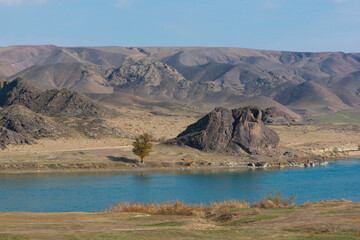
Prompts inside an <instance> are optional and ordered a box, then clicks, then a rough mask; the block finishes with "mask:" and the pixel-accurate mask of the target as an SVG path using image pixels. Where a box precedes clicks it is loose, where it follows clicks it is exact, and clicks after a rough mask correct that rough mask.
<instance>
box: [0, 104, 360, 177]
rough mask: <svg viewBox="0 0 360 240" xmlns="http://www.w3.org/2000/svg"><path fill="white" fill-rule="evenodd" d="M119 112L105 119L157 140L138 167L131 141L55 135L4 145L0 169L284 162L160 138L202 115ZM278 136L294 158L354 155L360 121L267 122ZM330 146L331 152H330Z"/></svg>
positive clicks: (170, 135) (359, 138)
mask: <svg viewBox="0 0 360 240" xmlns="http://www.w3.org/2000/svg"><path fill="white" fill-rule="evenodd" d="M119 111H120V112H122V116H121V117H118V118H116V119H109V120H107V121H108V123H109V124H111V125H113V126H117V127H120V128H121V129H124V130H126V131H128V132H130V133H132V134H135V135H136V134H141V133H143V132H148V133H151V134H152V135H153V136H154V137H155V138H156V139H159V142H156V143H155V146H154V148H153V152H152V154H151V155H150V156H149V157H147V158H146V159H145V164H143V165H140V164H139V162H138V159H137V157H136V156H135V155H134V154H133V153H132V151H131V150H132V142H133V140H132V139H123V138H101V139H92V138H88V137H86V136H83V135H77V136H73V137H68V138H59V139H40V140H38V141H37V142H38V144H35V145H18V146H10V147H8V148H7V149H5V150H3V151H0V171H2V172H24V171H27V172H34V171H36V172H37V171H55V170H56V171H64V170H66V171H67V170H100V169H121V170H123V169H140V168H141V169H144V168H175V169H176V168H177V169H178V168H184V167H193V168H195V167H197V168H203V167H211V168H214V167H215V168H218V167H226V168H227V167H244V166H246V164H247V163H248V162H249V161H250V160H259V161H268V162H272V161H277V160H286V158H285V157H284V156H281V155H280V156H275V157H274V156H267V157H264V156H262V157H259V156H252V157H236V156H225V155H222V154H219V153H207V152H201V151H198V150H196V149H191V148H189V147H179V146H169V145H163V144H160V142H161V141H163V140H166V139H170V138H173V137H176V136H177V135H178V134H179V133H180V132H182V131H183V130H185V129H186V126H188V125H189V124H191V123H194V122H195V121H197V120H198V119H199V118H200V117H201V115H202V114H199V113H194V112H186V111H166V110H164V109H160V110H159V111H157V110H148V109H139V108H131V107H120V108H119ZM270 127H271V128H273V129H274V130H275V131H276V132H277V133H278V134H279V135H280V139H281V142H280V147H281V151H290V152H292V153H294V154H297V155H298V156H300V157H302V156H304V157H306V156H307V155H308V154H316V155H319V156H324V157H325V158H326V159H331V158H351V157H353V158H355V157H358V156H359V155H360V152H359V151H358V149H359V145H360V125H359V124H348V123H344V124H340V123H336V124H335V123H311V124H306V125H294V126H285V125H282V126H270ZM334 150H336V151H334Z"/></svg>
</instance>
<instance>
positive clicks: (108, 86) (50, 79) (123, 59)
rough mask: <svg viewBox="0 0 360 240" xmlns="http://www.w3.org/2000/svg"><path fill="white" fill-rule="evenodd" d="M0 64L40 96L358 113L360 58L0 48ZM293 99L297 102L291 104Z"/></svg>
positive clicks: (209, 50)
mask: <svg viewBox="0 0 360 240" xmlns="http://www.w3.org/2000/svg"><path fill="white" fill-rule="evenodd" d="M0 63H1V64H0V77H1V76H3V77H6V78H7V79H8V80H12V79H14V78H15V77H19V76H20V77H24V78H26V79H28V80H29V81H31V82H32V83H33V84H35V86H37V87H39V88H42V89H51V88H63V87H65V88H69V89H71V90H74V91H78V92H83V93H113V92H117V91H122V92H125V93H130V94H135V95H139V96H141V97H145V98H152V99H161V100H163V99H170V100H174V101H183V100H186V101H190V102H197V103H207V102H209V101H211V99H214V98H218V99H222V100H220V101H219V104H220V105H226V104H229V103H230V102H231V101H230V100H229V99H236V98H237V97H238V96H243V97H260V96H261V97H268V98H269V99H273V100H276V101H280V103H283V104H285V105H288V106H289V107H290V108H292V109H295V110H298V109H299V108H301V109H305V108H308V107H309V104H310V105H311V104H313V103H312V102H311V101H309V98H312V99H316V101H317V103H319V104H320V105H321V106H320V105H319V108H321V109H323V110H324V111H341V110H344V109H351V108H359V107H360V74H359V72H360V53H342V52H322V53H310V52H286V51H266V50H254V49H241V48H196V47H193V48H191V47H163V48H161V47H57V46H13V47H8V48H0ZM15 71H17V72H16V73H14V72H15ZM12 73H14V74H12ZM10 74H12V75H10ZM306 82H308V83H311V84H307V83H306ZM314 84H315V85H314ZM294 89H301V90H298V91H296V90H294ZM295 92H296V93H297V94H298V95H297V96H296V99H291V98H292V96H291V93H295ZM299 94H300V95H299ZM310 95H311V96H310ZM285 96H286V97H285ZM285 98H286V99H287V100H286V101H285V100H284V99H285ZM288 98H290V99H288ZM320 99H321V101H320ZM273 100H272V101H273ZM229 101H230V102H229ZM234 107H237V106H234Z"/></svg>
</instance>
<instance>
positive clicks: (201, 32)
mask: <svg viewBox="0 0 360 240" xmlns="http://www.w3.org/2000/svg"><path fill="white" fill-rule="evenodd" d="M28 44H31V45H33V44H54V45H59V46H105V45H106V46H107V45H117V46H225V47H243V48H255V49H277V50H296V51H345V52H360V0H0V46H9V45H28Z"/></svg>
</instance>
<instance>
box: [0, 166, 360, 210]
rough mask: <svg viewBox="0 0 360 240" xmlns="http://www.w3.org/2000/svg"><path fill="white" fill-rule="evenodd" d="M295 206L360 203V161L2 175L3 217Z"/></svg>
mask: <svg viewBox="0 0 360 240" xmlns="http://www.w3.org/2000/svg"><path fill="white" fill-rule="evenodd" d="M277 190H280V191H282V193H283V195H284V196H286V197H289V196H291V195H293V194H297V196H298V197H297V199H296V203H298V204H301V203H304V202H306V201H312V202H314V201H321V200H333V199H342V198H345V199H347V200H351V201H356V202H360V159H353V160H344V161H337V162H330V163H329V165H327V166H321V167H314V168H291V169H282V170H197V171H188V170H186V171H154V172H150V171H145V172H90V173H51V174H50V173H39V174H1V173H0V212H7V211H26V212H73V211H76V212H79V211H84V212H93V211H101V210H103V209H104V208H106V207H108V206H110V205H112V204H115V203H117V202H119V201H139V202H150V201H154V202H161V201H168V200H176V199H180V200H183V201H184V202H186V203H199V202H203V203H209V202H210V201H213V200H216V201H221V200H229V199H238V200H247V201H250V202H252V201H254V200H256V201H258V200H260V199H262V197H263V196H265V195H266V194H267V193H268V192H270V191H277Z"/></svg>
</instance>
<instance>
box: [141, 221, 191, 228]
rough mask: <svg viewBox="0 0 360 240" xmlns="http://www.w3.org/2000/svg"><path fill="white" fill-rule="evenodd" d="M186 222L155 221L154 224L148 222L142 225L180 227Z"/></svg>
mask: <svg viewBox="0 0 360 240" xmlns="http://www.w3.org/2000/svg"><path fill="white" fill-rule="evenodd" d="M183 225H184V223H181V222H161V223H154V224H146V225H140V226H145V227H178V226H183Z"/></svg>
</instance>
